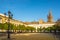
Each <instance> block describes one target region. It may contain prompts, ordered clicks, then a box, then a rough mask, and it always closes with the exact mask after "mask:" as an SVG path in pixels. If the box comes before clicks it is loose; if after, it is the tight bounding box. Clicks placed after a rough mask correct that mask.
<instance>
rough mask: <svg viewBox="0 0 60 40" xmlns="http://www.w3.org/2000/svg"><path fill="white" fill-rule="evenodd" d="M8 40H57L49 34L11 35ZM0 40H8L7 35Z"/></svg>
mask: <svg viewBox="0 0 60 40" xmlns="http://www.w3.org/2000/svg"><path fill="white" fill-rule="evenodd" d="M10 37H11V39H10V40H59V39H58V38H56V36H55V35H53V34H50V33H19V34H11V36H10ZM0 40H8V39H7V35H6V36H2V37H0Z"/></svg>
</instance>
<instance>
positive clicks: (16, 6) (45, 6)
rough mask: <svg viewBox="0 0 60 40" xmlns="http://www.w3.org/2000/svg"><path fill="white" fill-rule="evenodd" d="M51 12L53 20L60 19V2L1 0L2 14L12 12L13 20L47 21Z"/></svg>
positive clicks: (0, 11) (0, 10)
mask: <svg viewBox="0 0 60 40" xmlns="http://www.w3.org/2000/svg"><path fill="white" fill-rule="evenodd" d="M49 10H51V11H52V15H53V20H54V21H56V20H57V19H59V18H60V0H0V13H2V14H4V13H8V11H11V13H12V14H13V18H14V19H16V20H20V21H24V22H26V21H29V22H31V21H39V20H40V19H43V20H44V21H47V15H48V14H49Z"/></svg>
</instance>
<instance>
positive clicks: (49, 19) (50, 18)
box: [47, 10, 53, 23]
mask: <svg viewBox="0 0 60 40" xmlns="http://www.w3.org/2000/svg"><path fill="white" fill-rule="evenodd" d="M47 18H48V21H47V22H50V23H51V22H53V16H52V12H51V10H50V11H49V14H48V16H47Z"/></svg>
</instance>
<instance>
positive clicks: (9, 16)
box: [4, 11, 13, 39]
mask: <svg viewBox="0 0 60 40" xmlns="http://www.w3.org/2000/svg"><path fill="white" fill-rule="evenodd" d="M4 15H6V13H5V14H4ZM12 17H13V15H12V14H11V12H10V11H8V31H7V33H8V39H10V19H12Z"/></svg>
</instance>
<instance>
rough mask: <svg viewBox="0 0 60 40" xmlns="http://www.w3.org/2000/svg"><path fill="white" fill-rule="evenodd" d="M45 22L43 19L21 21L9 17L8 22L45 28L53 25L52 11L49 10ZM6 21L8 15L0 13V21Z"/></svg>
mask: <svg viewBox="0 0 60 40" xmlns="http://www.w3.org/2000/svg"><path fill="white" fill-rule="evenodd" d="M47 19H48V20H47V22H44V20H42V19H40V20H39V21H38V22H35V21H34V22H22V21H18V20H15V19H10V23H12V24H14V25H25V26H32V27H34V28H36V29H37V28H40V27H41V28H44V27H45V28H47V27H52V26H53V25H55V22H54V21H53V16H52V12H51V11H49V14H48V16H47ZM6 22H8V16H5V15H4V14H1V13H0V23H6Z"/></svg>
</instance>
